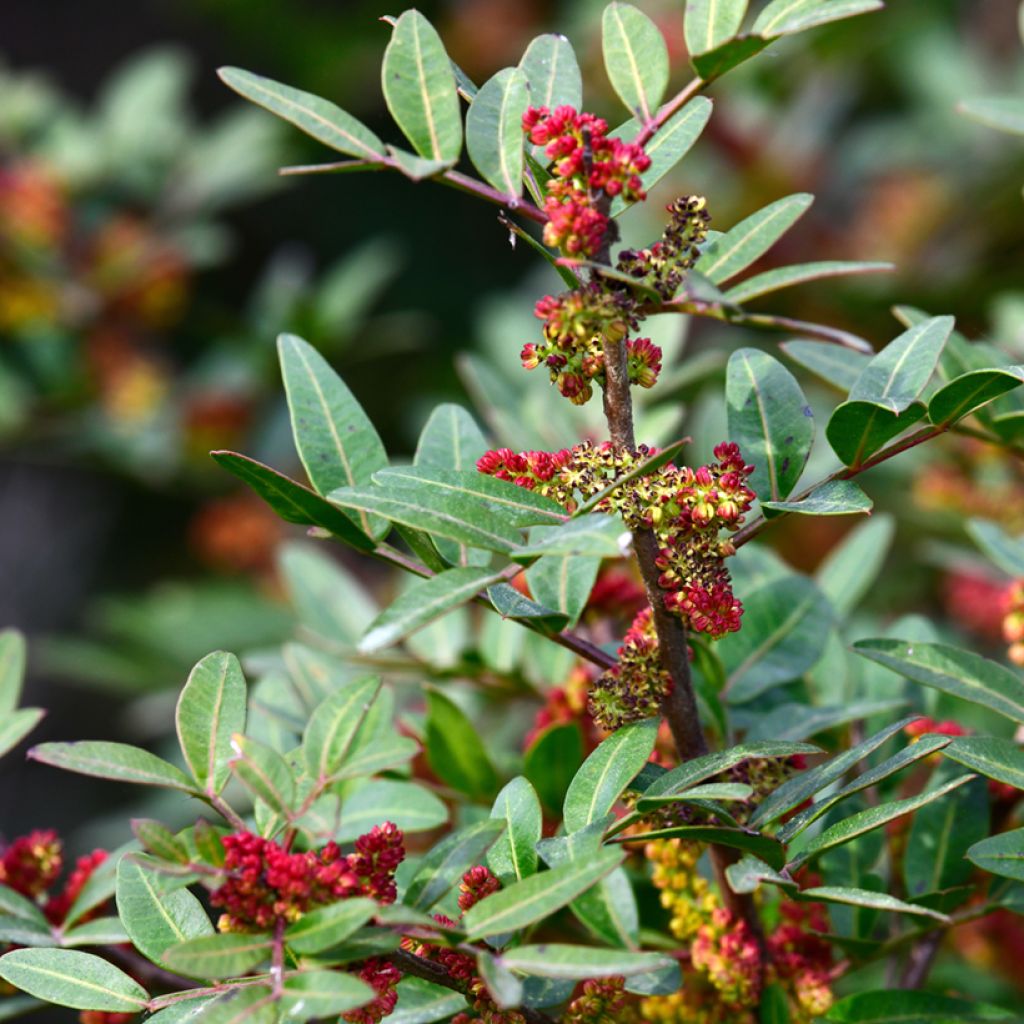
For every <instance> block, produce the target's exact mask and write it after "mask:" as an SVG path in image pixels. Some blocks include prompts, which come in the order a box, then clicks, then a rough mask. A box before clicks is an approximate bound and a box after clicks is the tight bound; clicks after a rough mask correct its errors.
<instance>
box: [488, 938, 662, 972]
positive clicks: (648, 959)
mask: <svg viewBox="0 0 1024 1024" xmlns="http://www.w3.org/2000/svg"><path fill="white" fill-rule="evenodd" d="M498 962H499V963H500V964H501V965H502V966H503V967H506V968H507V969H508V970H510V971H521V972H523V973H524V974H529V975H531V976H533V977H537V978H569V979H572V980H577V979H579V980H582V979H584V978H611V977H615V976H616V975H619V976H624V977H629V976H631V975H634V974H646V973H648V972H650V971H660V970H664V969H665V968H667V967H670V966H672V964H674V963H675V961H674V960H673V959H672V958H671V957H669V956H666V955H665V954H664V953H631V952H629V951H627V950H624V949H597V948H595V947H593V946H569V945H563V944H560V943H555V942H545V943H542V944H540V945H536V946H517V947H516V948H515V949H510V950H508V951H507V952H505V953H502V954H501V956H499V957H498Z"/></svg>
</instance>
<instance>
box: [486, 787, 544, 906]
mask: <svg viewBox="0 0 1024 1024" xmlns="http://www.w3.org/2000/svg"><path fill="white" fill-rule="evenodd" d="M491 818H492V819H499V820H503V821H504V822H505V824H506V827H505V830H504V831H503V832H502V833H501V834H500V835H499V836H498V838H497V839H496V840H495V842H494V845H493V846H492V847H491V848H490V850H489V851H488V853H487V866H488V867H489V868H490V869H491V871H493V872H494V874H495V875H497V877H498V878H499V879H500V880H501V884H502V885H505V886H507V885H508V884H509V883H510V882H513V881H518V880H519V879H522V878H526V877H527V876H529V875H532V874H534V873H535V872H536V871H537V849H536V844H537V842H538V840H539V839H540V837H541V826H542V815H541V809H540V800H539V799H538V798H537V792H536V790H535V789H534V788H533V786H531V785H530V783H529V782H528V781H527V780H526V779H525V778H524V777H523V776H522V775H518V776H516V778H514V779H513V780H512V781H511V782H509V783H508V784H507V785H506V786H505V788H504V789H502V791H501V792H500V793H499V794H498V796H497V798H496V799H495V801H494V806H493V807H492V808H491Z"/></svg>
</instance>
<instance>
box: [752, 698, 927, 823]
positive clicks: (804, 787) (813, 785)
mask: <svg viewBox="0 0 1024 1024" xmlns="http://www.w3.org/2000/svg"><path fill="white" fill-rule="evenodd" d="M913 721H915V716H913V715H912V716H911V717H909V718H902V719H900V720H899V721H898V722H893V723H892V725H888V726H886V727H885V728H884V729H882V730H880V731H879V732H876V733H875V734H874V735H873V736H869V737H868V738H867V739H866V740H863V741H862V742H860V743H858V744H857V745H856V746H854V747H851V748H850V749H849V750H844V751H843V752H842V753H840V754H837V755H836V756H835V757H833V758H830V759H829V760H828V761H825V762H824V763H822V764H820V765H818V766H817V767H815V768H812V769H810V770H809V771H805V772H801V773H800V774H799V775H796V776H794V777H793V778H792V779H789V780H787V781H786V782H784V783H783V784H782V785H781V786H779V788H778V789H776V790H775V791H774V792H772V793H770V794H769V795H768V796H767V797H766V798H765V800H764V802H763V803H762V804H761V805H760V806H759V807H758V808H757V809H756V810H755V811H754V813H753V815H752V816H751V818H750V823H751V824H752V825H761V824H765V823H767V822H770V821H775V820H776V819H777V818H781V817H782V816H783V815H784V814H786V813H787V812H788V811H791V810H793V808H794V807H798V806H799V805H800V804H802V803H803V802H804V801H805V800H809V799H810V798H811V797H812V796H814V794H815V793H818V792H820V791H821V790H823V789H825V787H826V786H831V785H832V783H833V782H835V781H836V780H837V779H841V778H842V777H843V776H844V775H845V774H846V773H847V772H848V771H849V770H850V769H851V768H852V767H853V766H854V765H855V764H858V763H859V762H860V761H863V760H864V758H866V757H868V756H869V755H870V754H873V753H874V752H875V751H876V750H878V748H879V747H881V746H882V745H883V744H884V743H886V742H887V741H888V740H890V739H892V738H893V736H896V735H898V734H899V733H900V732H902V731H903V729H904V728H905V727H906V726H907V725H909V724H910V723H911V722H913Z"/></svg>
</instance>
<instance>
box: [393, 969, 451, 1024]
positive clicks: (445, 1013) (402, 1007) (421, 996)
mask: <svg viewBox="0 0 1024 1024" xmlns="http://www.w3.org/2000/svg"><path fill="white" fill-rule="evenodd" d="M396 990H397V992H398V1005H397V1006H396V1007H395V1009H394V1010H393V1011H392V1012H391V1013H390V1014H389V1015H388V1024H433V1022H434V1021H438V1020H444V1019H445V1018H446V1017H451V1016H452V1014H455V1013H458V1012H459V1011H460V1010H464V1009H465V1008H466V1005H467V1004H466V998H465V996H463V995H462V994H461V993H459V992H453V991H452V990H451V989H449V988H442V987H441V986H440V985H435V984H433V983H432V982H429V981H424V980H423V979H422V978H413V977H411V976H409V975H406V977H404V978H403V979H402V980H401V981H400V982H399V983H398V986H397V989H396Z"/></svg>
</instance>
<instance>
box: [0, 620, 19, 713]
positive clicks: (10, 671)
mask: <svg viewBox="0 0 1024 1024" xmlns="http://www.w3.org/2000/svg"><path fill="white" fill-rule="evenodd" d="M24 678H25V637H24V636H23V635H22V634H21V633H19V632H18V630H16V629H5V630H3V631H0V715H7V714H10V713H11V712H12V711H13V710H14V709H15V708H16V707H17V706H18V702H19V701H20V700H21V687H22V682H23V681H24Z"/></svg>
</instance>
